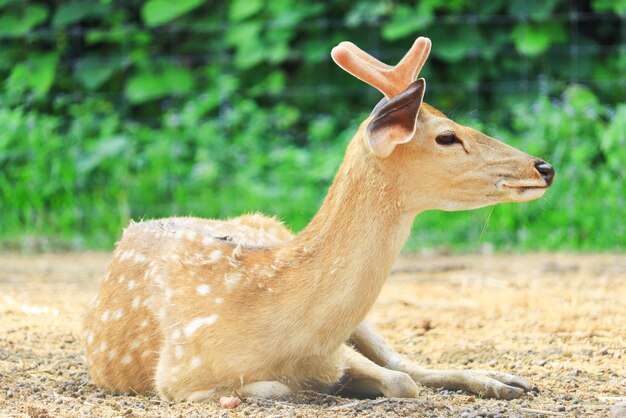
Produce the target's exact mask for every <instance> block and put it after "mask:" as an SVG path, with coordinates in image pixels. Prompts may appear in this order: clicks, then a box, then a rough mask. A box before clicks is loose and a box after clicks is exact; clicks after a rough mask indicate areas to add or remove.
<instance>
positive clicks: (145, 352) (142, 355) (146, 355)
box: [141, 350, 152, 357]
mask: <svg viewBox="0 0 626 418" xmlns="http://www.w3.org/2000/svg"><path fill="white" fill-rule="evenodd" d="M151 354H152V351H150V350H146V351H144V352H143V353H141V357H148V356H149V355H151Z"/></svg>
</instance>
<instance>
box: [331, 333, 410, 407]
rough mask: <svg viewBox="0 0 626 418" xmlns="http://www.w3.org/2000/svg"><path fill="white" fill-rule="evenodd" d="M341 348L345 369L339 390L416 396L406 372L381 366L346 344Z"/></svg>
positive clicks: (399, 396)
mask: <svg viewBox="0 0 626 418" xmlns="http://www.w3.org/2000/svg"><path fill="white" fill-rule="evenodd" d="M342 350H343V360H344V364H345V366H346V369H345V374H344V378H343V385H342V387H341V388H340V389H341V390H347V391H348V392H351V393H356V394H359V395H365V396H375V395H380V394H383V395H384V396H386V397H388V398H415V397H417V395H418V389H417V385H416V384H415V382H414V381H413V379H412V378H411V376H409V375H408V374H406V373H403V372H400V371H396V370H389V369H386V368H384V367H381V366H379V365H378V364H376V363H374V362H372V361H371V360H369V359H368V358H366V357H365V356H363V355H362V354H361V353H359V352H357V351H355V350H354V349H352V348H351V347H348V346H347V345H344V346H343V347H342Z"/></svg>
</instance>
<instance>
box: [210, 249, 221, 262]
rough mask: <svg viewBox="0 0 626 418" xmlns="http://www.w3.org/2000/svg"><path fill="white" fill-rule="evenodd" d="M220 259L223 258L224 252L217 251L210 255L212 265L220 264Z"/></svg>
mask: <svg viewBox="0 0 626 418" xmlns="http://www.w3.org/2000/svg"><path fill="white" fill-rule="evenodd" d="M220 258H222V251H221V250H215V251H213V252H211V254H209V262H211V263H216V262H218V261H219V259H220Z"/></svg>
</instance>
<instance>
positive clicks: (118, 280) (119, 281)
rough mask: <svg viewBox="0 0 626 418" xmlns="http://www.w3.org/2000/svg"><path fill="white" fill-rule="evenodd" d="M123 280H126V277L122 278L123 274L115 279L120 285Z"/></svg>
mask: <svg viewBox="0 0 626 418" xmlns="http://www.w3.org/2000/svg"><path fill="white" fill-rule="evenodd" d="M124 280H126V276H124V275H123V274H120V277H119V279H117V282H118V283H122V282H123V281H124Z"/></svg>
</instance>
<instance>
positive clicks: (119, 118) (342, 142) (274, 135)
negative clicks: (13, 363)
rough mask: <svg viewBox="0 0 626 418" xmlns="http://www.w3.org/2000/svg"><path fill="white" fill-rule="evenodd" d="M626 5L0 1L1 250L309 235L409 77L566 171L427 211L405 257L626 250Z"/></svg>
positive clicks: (457, 116) (442, 102) (477, 123)
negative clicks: (510, 196) (182, 229)
mask: <svg viewBox="0 0 626 418" xmlns="http://www.w3.org/2000/svg"><path fill="white" fill-rule="evenodd" d="M625 21H626V0H520V1H512V2H511V1H505V0H490V1H469V0H446V1H443V0H422V1H414V2H398V1H390V0H367V1H359V0H352V1H345V0H332V1H326V2H319V3H318V2H312V1H301V0H271V1H270V0H232V1H228V2H223V1H209V0H176V1H168V0H146V1H139V0H131V1H113V0H76V1H26V0H0V80H1V83H2V84H1V85H2V88H0V248H4V249H17V250H26V251H32V250H55V249H111V248H112V245H113V243H114V242H115V241H116V240H117V239H118V237H119V236H120V234H121V230H122V228H123V227H124V226H125V225H126V224H127V223H128V222H129V220H130V219H135V220H140V219H144V218H145V219H148V218H154V217H164V216H172V215H193V216H201V217H228V216H235V215H238V214H241V213H244V212H251V211H263V212H265V213H268V214H276V215H278V216H279V217H280V219H282V220H284V221H285V223H286V224H287V225H289V226H290V227H291V228H293V229H294V230H296V231H297V230H299V229H301V228H302V227H303V226H304V225H306V223H307V221H308V220H309V219H310V218H311V216H312V215H313V214H314V213H315V211H316V210H317V208H318V207H319V205H320V203H321V200H322V198H323V196H324V195H325V193H326V190H327V187H328V185H329V184H330V182H331V181H332V178H333V175H334V173H335V171H336V169H337V167H338V166H339V163H340V162H341V159H342V157H343V152H344V149H345V146H346V144H347V142H348V141H349V140H350V138H351V137H352V135H353V134H354V132H355V130H356V127H357V126H358V124H359V122H360V121H362V120H363V119H364V118H365V117H366V116H367V115H368V114H369V112H370V111H371V109H372V108H373V106H374V105H375V104H376V103H377V102H378V100H379V99H380V98H381V95H380V93H378V92H377V91H376V90H374V89H373V88H371V87H368V86H366V85H364V84H363V83H361V82H359V81H358V80H356V79H354V78H352V77H351V76H350V75H348V74H347V73H345V72H343V71H342V70H340V69H339V68H338V67H337V66H336V65H335V64H334V63H333V62H332V60H331V59H330V54H329V53H330V50H331V48H332V47H333V46H334V45H336V44H337V43H338V42H340V41H342V40H350V41H353V42H354V43H356V44H357V45H359V46H360V47H361V48H363V49H365V50H366V51H368V52H369V53H371V54H372V55H374V56H376V57H378V58H379V59H381V60H382V61H384V62H387V63H390V64H395V63H396V62H397V61H398V60H399V59H400V58H401V57H402V55H403V54H404V53H405V52H406V50H407V49H408V48H409V47H410V45H411V44H412V42H413V40H414V39H415V38H416V37H417V36H420V35H424V36H428V37H430V38H431V39H432V41H433V50H432V53H431V57H430V59H429V61H428V62H427V64H426V66H425V67H424V70H423V71H422V75H423V76H424V77H425V78H426V79H427V82H428V90H427V95H426V101H427V102H429V103H430V104H432V105H434V106H435V107H437V108H439V109H440V110H442V111H443V112H444V113H446V114H447V115H448V116H449V117H451V118H452V119H454V120H456V121H458V122H460V123H463V124H467V125H470V126H472V127H475V128H477V129H480V130H482V131H483V132H485V133H487V134H489V135H491V136H494V137H497V138H500V139H502V140H504V141H505V142H508V143H510V144H512V145H514V146H516V147H519V148H521V149H523V150H524V151H526V152H529V153H531V154H533V155H537V156H540V157H542V158H543V159H545V160H547V161H549V162H550V163H552V164H553V165H554V167H555V169H556V172H557V175H556V180H555V182H554V185H553V187H552V188H551V189H550V190H549V191H548V193H547V194H546V195H545V197H544V198H542V199H541V200H538V201H535V202H530V203H526V204H505V205H499V206H497V207H492V208H485V209H481V210H477V211H471V212H458V213H443V212H428V213H424V214H422V215H420V216H419V217H418V218H417V221H416V223H415V229H414V233H413V235H412V237H411V239H410V241H409V243H408V246H407V249H408V250H409V251H411V250H417V249H424V248H426V249H433V248H434V249H442V248H444V249H451V250H455V251H456V250H459V251H477V250H483V251H485V250H486V251H491V250H493V249H495V250H520V251H521V250H557V249H560V250H585V251H592V250H624V249H625V248H626V232H625V227H624V218H625V217H626V208H625V199H626V181H625V179H624V169H625V164H626V24H625Z"/></svg>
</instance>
